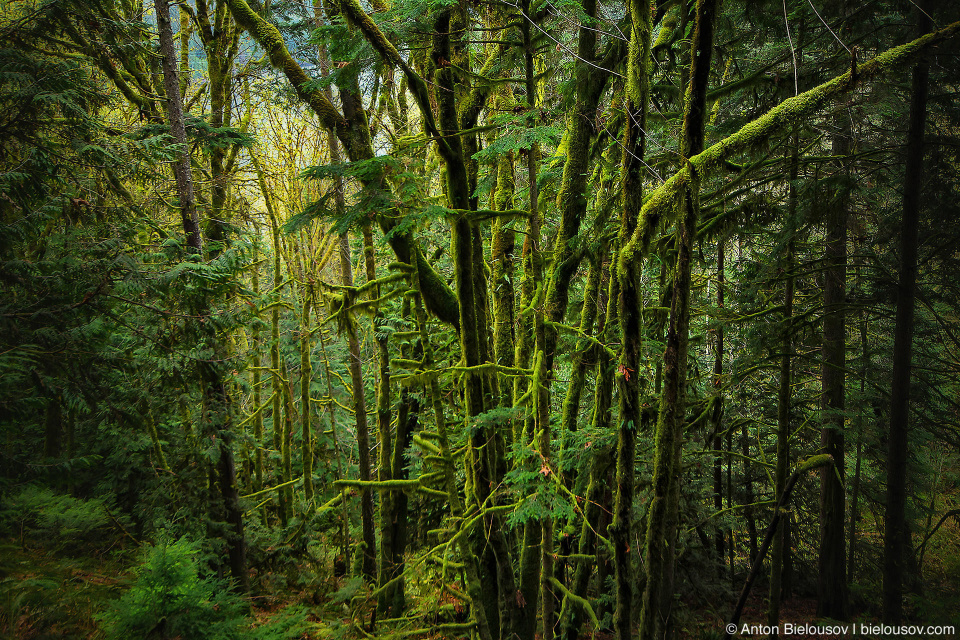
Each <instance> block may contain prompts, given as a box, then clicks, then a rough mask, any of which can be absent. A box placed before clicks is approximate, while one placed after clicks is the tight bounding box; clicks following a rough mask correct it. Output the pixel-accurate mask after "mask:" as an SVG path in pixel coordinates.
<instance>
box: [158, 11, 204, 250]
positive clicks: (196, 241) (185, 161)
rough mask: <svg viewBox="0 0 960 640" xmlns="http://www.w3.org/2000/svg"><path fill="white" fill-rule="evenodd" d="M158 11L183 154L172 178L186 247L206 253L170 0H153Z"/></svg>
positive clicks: (170, 119) (171, 117)
mask: <svg viewBox="0 0 960 640" xmlns="http://www.w3.org/2000/svg"><path fill="white" fill-rule="evenodd" d="M153 6H154V9H155V10H156V12H157V29H158V31H159V34H160V57H161V59H162V60H161V65H162V67H163V87H164V91H165V93H166V97H167V123H168V124H169V125H170V136H171V137H172V138H173V141H174V143H176V144H178V145H180V146H181V149H182V151H181V154H180V157H179V158H178V159H177V160H175V161H174V162H173V163H172V167H173V177H174V179H175V180H176V182H177V198H178V200H179V204H180V217H181V220H182V223H183V233H184V235H185V236H186V242H187V246H188V247H190V250H192V251H193V252H194V253H197V254H202V253H203V241H202V240H201V237H200V221H199V219H198V217H197V209H196V205H195V203H194V198H193V176H192V175H191V174H190V145H189V144H187V128H186V124H185V123H184V118H183V99H182V97H181V95H180V81H179V79H178V78H177V54H176V50H175V49H174V45H173V29H172V27H171V25H170V4H169V0H154V2H153Z"/></svg>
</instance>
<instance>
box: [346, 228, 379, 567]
mask: <svg viewBox="0 0 960 640" xmlns="http://www.w3.org/2000/svg"><path fill="white" fill-rule="evenodd" d="M340 273H341V281H342V282H343V285H344V286H345V287H352V286H353V265H352V264H351V261H350V239H349V237H348V235H347V234H346V233H344V234H342V235H341V236H340ZM348 313H349V312H348ZM346 325H347V343H348V353H349V359H350V380H351V383H352V384H353V411H354V418H355V419H356V427H357V447H358V448H359V455H360V481H361V482H363V483H367V482H370V435H369V431H368V427H367V401H366V398H365V395H364V387H363V372H362V371H361V370H360V341H359V340H358V339H357V330H356V327H354V326H353V323H352V322H351V320H350V319H347V320H346ZM373 520H374V516H373V495H372V494H371V492H370V488H369V487H368V486H362V487H360V522H361V527H362V529H363V561H362V562H361V565H360V573H361V575H362V576H363V577H364V578H365V579H366V580H368V581H370V582H373V581H375V580H376V577H377V540H376V534H375V532H374V521H373Z"/></svg>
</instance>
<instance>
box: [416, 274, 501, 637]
mask: <svg viewBox="0 0 960 640" xmlns="http://www.w3.org/2000/svg"><path fill="white" fill-rule="evenodd" d="M419 263H420V260H418V256H414V259H413V261H411V266H412V268H413V270H412V275H411V288H413V289H414V293H415V296H414V305H415V314H416V322H417V329H418V330H419V332H420V343H421V344H422V345H423V370H424V371H430V370H431V369H432V367H433V364H434V356H433V347H432V345H431V343H430V336H429V335H428V334H427V328H426V327H427V322H426V314H425V313H424V307H423V294H422V292H421V291H420V283H421V282H422V280H421V279H420V277H419V274H418V273H417V272H418V270H419ZM428 395H429V398H430V404H431V407H432V409H433V414H434V421H435V424H436V427H437V435H438V444H439V448H440V457H441V458H442V459H443V474H444V487H445V489H446V492H447V498H448V501H449V503H450V514H451V515H452V516H453V517H454V518H456V519H458V520H459V521H461V522H462V521H463V515H464V505H463V500H462V499H461V497H460V491H459V489H458V488H457V485H456V477H455V474H454V466H453V458H452V457H451V454H450V441H449V436H448V434H447V421H446V417H445V416H444V411H443V399H442V397H441V392H440V384H439V382H438V381H437V378H436V377H431V378H430V381H429V383H428ZM457 541H458V544H457V546H458V548H459V550H460V556H461V559H462V562H463V567H464V573H465V574H466V587H467V597H468V598H469V600H470V613H471V615H472V617H473V619H474V621H475V623H476V626H477V635H478V636H479V637H480V640H494V638H495V636H494V635H493V634H492V633H491V630H490V624H489V622H488V621H487V614H486V609H485V608H484V606H483V586H482V584H481V577H480V565H479V562H478V560H477V555H476V554H475V553H474V551H473V547H472V545H471V544H470V541H469V540H468V539H467V536H466V535H462V534H461V535H459V537H458V539H457Z"/></svg>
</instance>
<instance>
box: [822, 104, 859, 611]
mask: <svg viewBox="0 0 960 640" xmlns="http://www.w3.org/2000/svg"><path fill="white" fill-rule="evenodd" d="M837 125H838V128H839V131H838V132H837V134H836V135H835V136H834V139H833V155H834V156H837V158H838V159H839V162H841V163H843V164H844V165H846V163H847V162H848V160H847V159H846V156H847V155H848V154H849V153H850V150H851V147H850V135H851V129H850V127H851V124H850V120H849V117H847V116H846V115H841V116H838V122H837ZM845 171H849V169H846V170H845ZM847 193H848V191H847V189H846V188H844V187H841V188H840V189H839V193H838V194H837V195H836V196H834V197H833V199H832V201H831V202H830V204H829V211H828V218H827V233H826V238H825V249H824V285H823V307H824V316H823V348H822V359H823V369H822V374H821V380H822V385H823V395H822V399H821V412H822V415H823V428H822V430H821V435H820V445H821V451H822V452H823V453H826V454H828V455H830V456H832V457H833V460H834V466H833V467H832V468H826V469H824V470H823V471H822V472H821V475H820V550H819V561H818V566H819V574H818V583H817V587H818V588H817V594H818V598H817V616H819V617H824V618H832V619H834V620H846V619H847V615H848V612H847V576H846V573H847V572H846V562H845V560H846V551H845V549H846V540H845V536H844V524H845V522H846V509H845V497H844V493H845V488H844V477H845V467H844V458H843V454H844V435H843V428H844V407H845V374H844V370H845V367H846V327H845V323H846V280H847V218H848V211H847V208H848V195H847Z"/></svg>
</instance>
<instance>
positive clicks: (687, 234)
mask: <svg viewBox="0 0 960 640" xmlns="http://www.w3.org/2000/svg"><path fill="white" fill-rule="evenodd" d="M718 5H719V2H717V1H716V0H698V2H697V12H696V23H695V25H694V32H693V42H692V49H691V56H690V57H691V70H690V84H689V86H688V87H687V97H686V101H685V114H684V122H683V141H682V145H681V153H682V157H683V158H694V157H695V156H697V155H698V154H700V153H701V151H702V150H703V139H704V134H703V130H704V124H705V122H706V116H707V110H706V92H707V82H708V79H709V74H710V62H711V58H712V54H713V32H714V21H715V19H716V13H717V9H718ZM687 166H688V167H689V166H691V165H690V164H689V163H688V164H687ZM699 186H700V176H699V175H698V172H696V171H694V172H693V174H692V175H691V180H690V182H689V183H688V184H687V185H686V187H685V189H684V192H683V196H682V200H681V207H680V212H679V217H678V220H679V224H678V238H677V263H676V268H675V271H674V282H673V290H672V294H671V300H670V320H669V327H668V330H667V346H666V352H665V354H664V359H663V360H664V371H663V385H664V386H663V394H662V396H661V398H660V411H659V416H658V420H657V433H656V449H655V453H654V469H653V497H652V499H651V502H650V508H649V511H648V514H649V515H648V524H647V536H646V544H645V552H644V566H645V568H646V571H647V576H646V585H645V588H644V592H643V599H642V608H641V613H640V638H641V640H653V639H654V638H661V637H663V636H664V634H665V633H669V631H670V628H671V625H670V618H671V605H672V602H673V567H674V549H675V545H676V536H677V518H678V511H679V506H680V505H679V475H680V454H681V446H682V437H681V436H682V429H683V424H684V413H685V408H686V397H685V396H686V370H687V347H688V343H687V338H688V331H689V324H690V291H691V268H692V264H691V262H692V253H693V247H694V242H695V240H696V233H697V225H698V223H699V216H700V204H699ZM638 228H639V226H638ZM634 237H636V233H635V234H634ZM621 253H622V252H621ZM628 265H629V262H624V261H623V260H622V259H621V262H620V268H624V267H626V266H628Z"/></svg>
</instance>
